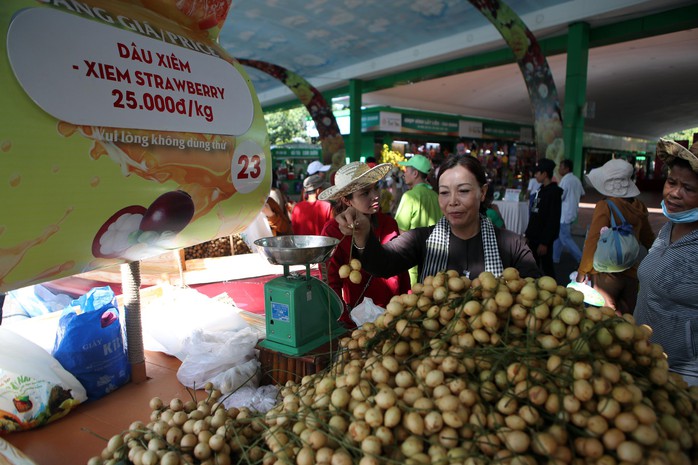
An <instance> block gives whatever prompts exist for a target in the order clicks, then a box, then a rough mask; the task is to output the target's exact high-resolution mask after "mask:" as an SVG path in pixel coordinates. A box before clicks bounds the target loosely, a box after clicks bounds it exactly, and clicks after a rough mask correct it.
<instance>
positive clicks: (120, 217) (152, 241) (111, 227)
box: [92, 190, 194, 260]
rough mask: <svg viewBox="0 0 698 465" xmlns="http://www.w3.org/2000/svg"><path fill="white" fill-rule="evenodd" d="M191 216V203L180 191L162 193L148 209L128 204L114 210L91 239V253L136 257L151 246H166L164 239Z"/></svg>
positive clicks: (186, 195) (145, 252)
mask: <svg viewBox="0 0 698 465" xmlns="http://www.w3.org/2000/svg"><path fill="white" fill-rule="evenodd" d="M193 217H194V202H193V200H192V198H191V196H190V195H189V194H188V193H186V192H184V191H181V190H177V191H171V192H166V193H165V194H162V195H161V196H159V197H158V198H157V199H155V201H153V203H152V204H150V206H149V207H148V208H145V207H143V206H141V205H131V206H128V207H125V208H122V209H121V210H119V211H117V212H116V213H114V214H113V215H112V216H111V217H109V219H108V220H107V221H105V222H104V224H103V225H102V227H101V228H99V230H98V231H97V234H96V235H95V237H94V240H93V241H92V254H93V255H94V256H95V257H101V258H126V259H129V260H138V259H140V258H142V257H145V256H146V255H147V252H150V251H152V249H153V248H158V247H159V248H162V249H165V250H166V249H167V247H166V245H167V242H168V240H170V239H172V238H173V237H174V236H175V235H176V234H177V233H179V232H180V231H182V230H183V229H184V228H185V227H186V226H187V225H188V224H189V222H190V221H191V219H192V218H193Z"/></svg>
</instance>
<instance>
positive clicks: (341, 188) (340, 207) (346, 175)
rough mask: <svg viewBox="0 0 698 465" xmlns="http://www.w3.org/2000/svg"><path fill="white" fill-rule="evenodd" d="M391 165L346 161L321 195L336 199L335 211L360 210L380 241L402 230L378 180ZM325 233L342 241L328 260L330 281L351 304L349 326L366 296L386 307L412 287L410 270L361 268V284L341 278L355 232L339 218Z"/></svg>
mask: <svg viewBox="0 0 698 465" xmlns="http://www.w3.org/2000/svg"><path fill="white" fill-rule="evenodd" d="M391 168H392V165H390V164H389V163H382V164H380V165H376V166H374V167H373V168H371V167H370V166H369V165H368V164H366V163H362V162H358V161H355V162H352V163H349V164H348V165H344V166H342V167H341V168H340V169H339V170H337V173H336V174H335V177H334V185H333V186H330V187H328V188H327V189H325V190H324V191H322V192H321V193H320V195H319V196H318V198H319V199H320V200H333V201H334V202H335V209H334V210H335V211H334V213H335V215H337V214H339V213H341V212H342V211H344V210H346V209H348V208H351V209H352V210H356V211H360V212H361V213H362V214H363V215H365V217H366V218H367V221H368V224H369V225H370V226H369V227H368V229H367V233H368V231H369V230H370V232H371V235H372V236H373V237H374V238H375V239H376V240H377V241H379V242H380V243H386V242H389V241H390V240H392V239H393V238H395V237H397V236H398V234H399V230H398V227H397V223H396V222H395V220H394V219H393V218H391V217H390V216H388V215H385V214H383V213H381V211H380V206H379V197H380V190H379V189H378V181H380V180H381V179H383V178H384V177H385V175H386V174H388V172H389V171H390V169H391ZM322 235H323V236H330V237H336V238H337V239H339V240H340V241H341V242H340V243H339V245H338V246H337V249H336V250H335V252H334V254H333V255H332V258H330V260H329V262H328V264H327V268H328V272H327V275H328V276H327V281H328V284H329V285H330V287H332V289H334V290H335V291H336V292H337V294H338V295H339V296H341V297H342V298H343V300H344V302H345V303H346V304H347V307H348V308H347V309H346V310H345V312H344V313H343V314H342V316H341V317H340V319H339V321H340V322H342V323H343V324H344V325H345V326H347V327H350V328H351V327H354V326H356V325H355V324H354V322H353V321H352V320H351V318H350V316H349V310H351V309H352V308H354V307H355V306H357V305H358V304H360V303H361V302H362V301H363V299H364V298H365V297H370V298H371V299H372V300H373V302H374V303H375V304H376V305H378V306H379V307H383V308H385V307H386V306H387V305H388V303H389V302H390V299H391V298H392V297H393V296H395V295H400V294H404V293H406V292H407V291H409V289H410V277H409V275H408V274H407V272H406V271H404V272H402V273H394V274H393V275H390V276H386V277H383V278H379V277H372V276H371V275H369V274H368V273H366V271H365V270H361V274H362V278H361V282H360V283H358V284H355V283H353V282H351V281H350V280H349V279H341V278H340V277H339V268H340V267H341V266H342V265H345V264H349V261H350V257H352V236H346V235H345V234H344V233H342V232H341V231H340V229H339V225H338V224H337V221H336V220H335V219H331V220H329V221H328V222H327V223H325V226H324V227H323V229H322Z"/></svg>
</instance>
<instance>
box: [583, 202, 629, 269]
mask: <svg viewBox="0 0 698 465" xmlns="http://www.w3.org/2000/svg"><path fill="white" fill-rule="evenodd" d="M606 203H607V204H608V207H609V208H610V210H611V227H610V228H606V229H604V230H602V231H601V235H600V236H599V241H598V242H597V243H596V252H594V263H593V266H594V269H595V270H596V271H599V272H601V273H618V272H620V271H625V270H627V269H628V268H630V267H632V266H633V265H634V264H635V262H637V257H638V256H639V255H640V244H639V242H638V241H637V238H636V237H635V234H634V231H633V226H632V225H631V224H630V223H628V222H626V221H625V218H624V217H623V215H622V213H621V212H620V210H619V209H618V207H616V205H615V204H614V203H613V201H611V200H606ZM614 213H615V216H618V219H619V223H616V220H615V218H614Z"/></svg>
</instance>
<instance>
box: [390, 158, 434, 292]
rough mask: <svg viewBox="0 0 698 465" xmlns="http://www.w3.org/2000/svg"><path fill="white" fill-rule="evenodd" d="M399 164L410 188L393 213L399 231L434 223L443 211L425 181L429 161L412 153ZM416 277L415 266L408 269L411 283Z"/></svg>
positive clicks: (428, 169)
mask: <svg viewBox="0 0 698 465" xmlns="http://www.w3.org/2000/svg"><path fill="white" fill-rule="evenodd" d="M399 164H400V165H402V166H404V167H405V184H407V186H409V188H410V190H408V191H407V192H405V193H404V194H403V195H402V198H401V199H400V205H398V207H397V212H396V213H395V221H397V226H398V228H400V232H405V231H409V230H410V229H415V228H421V227H426V226H433V225H435V224H436V222H437V221H439V219H441V217H442V216H443V213H442V212H441V207H439V196H438V194H437V193H436V192H434V190H433V189H432V188H431V185H430V184H429V183H428V182H427V175H428V174H429V171H430V170H431V162H430V161H429V159H428V158H427V157H425V156H423V155H414V156H412V158H410V159H409V160H407V161H401V162H399ZM418 277H419V275H418V271H417V267H414V268H412V269H410V281H411V282H412V284H414V283H416V282H417V279H418Z"/></svg>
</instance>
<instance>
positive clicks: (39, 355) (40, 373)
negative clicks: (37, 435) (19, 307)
mask: <svg viewBox="0 0 698 465" xmlns="http://www.w3.org/2000/svg"><path fill="white" fill-rule="evenodd" d="M0 344H2V351H0V434H5V433H10V432H12V431H22V430H26V429H31V428H35V427H37V426H40V425H43V424H46V423H49V422H51V421H54V420H56V419H58V418H61V417H63V416H64V415H66V414H67V413H68V412H69V411H70V410H71V409H72V408H73V407H75V406H76V405H78V404H79V403H81V402H84V401H85V400H87V396H86V394H85V388H84V387H83V386H82V385H81V384H80V382H79V381H78V380H77V379H76V378H75V377H74V376H73V375H71V374H70V373H69V372H67V371H66V370H65V369H64V368H63V367H62V366H61V365H60V363H58V361H57V360H56V359H55V358H53V357H52V356H51V355H50V354H49V353H48V352H46V351H45V350H44V349H42V348H41V347H39V346H38V345H36V344H34V343H33V342H31V341H28V340H27V339H25V338H23V337H22V336H20V335H19V334H16V333H14V332H12V331H10V330H8V329H5V328H3V327H2V326H0ZM0 462H2V461H0Z"/></svg>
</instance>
